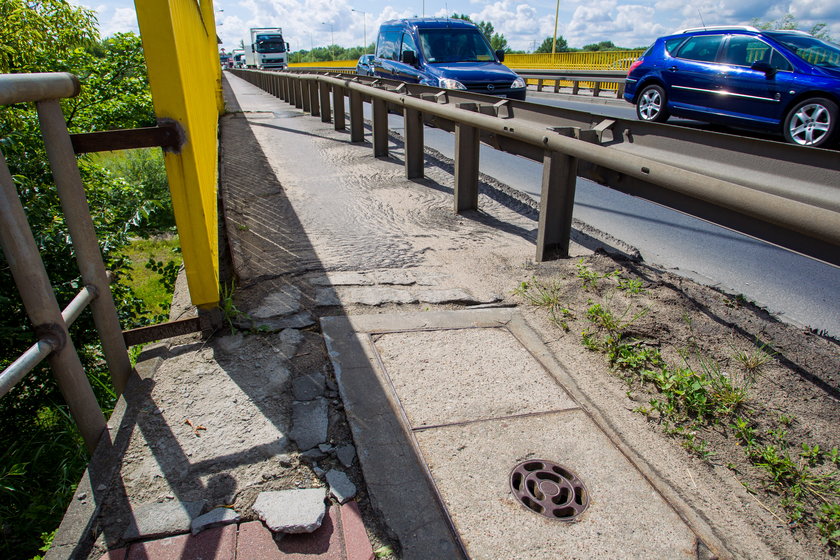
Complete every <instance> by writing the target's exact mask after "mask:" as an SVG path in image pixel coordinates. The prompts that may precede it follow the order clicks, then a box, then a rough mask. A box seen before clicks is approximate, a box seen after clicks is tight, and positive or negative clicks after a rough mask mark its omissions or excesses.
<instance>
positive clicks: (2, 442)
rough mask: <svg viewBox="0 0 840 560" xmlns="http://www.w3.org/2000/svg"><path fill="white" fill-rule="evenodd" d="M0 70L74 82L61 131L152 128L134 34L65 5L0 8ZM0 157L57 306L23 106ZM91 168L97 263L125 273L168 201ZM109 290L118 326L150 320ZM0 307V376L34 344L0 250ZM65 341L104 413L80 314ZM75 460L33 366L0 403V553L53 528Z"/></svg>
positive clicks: (62, 419)
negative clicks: (113, 30)
mask: <svg viewBox="0 0 840 560" xmlns="http://www.w3.org/2000/svg"><path fill="white" fill-rule="evenodd" d="M0 72H12V73H31V72H72V73H74V74H76V75H77V76H78V77H79V79H80V82H81V84H82V93H81V94H80V95H79V96H78V97H76V98H73V99H68V100H63V101H62V102H61V105H62V109H63V111H64V114H65V118H66V119H67V121H68V127H69V129H70V131H71V132H87V131H93V130H103V129H109V128H130V127H138V126H149V125H153V124H154V123H155V117H154V113H153V111H152V103H151V95H150V92H149V88H148V81H147V78H146V70H145V62H144V59H143V55H142V44H141V42H140V39H139V37H137V36H136V35H133V34H120V35H116V36H114V37H111V38H109V39H106V40H104V41H100V40H99V35H98V31H97V29H96V19H95V17H94V14H93V12H92V11H90V10H87V9H85V8H80V7H77V6H74V5H72V4H70V3H69V2H68V1H66V0H37V1H36V0H0ZM0 149H2V151H3V154H4V156H5V159H6V162H7V165H8V166H9V169H10V171H11V173H12V175H13V177H14V181H15V186H16V188H17V190H18V194H19V197H20V199H21V202H22V203H23V205H24V207H25V210H26V213H27V217H28V220H29V224H30V227H31V229H32V231H33V234H34V236H35V239H36V242H37V244H38V246H39V250H40V252H41V255H42V259H43V260H44V264H45V266H46V268H47V270H48V271H49V273H50V279H51V281H52V283H53V286H54V288H55V292H56V299H57V300H58V301H59V304H60V305H66V304H67V303H68V302H69V301H70V300H71V299H72V298H73V297H74V296H75V294H76V292H77V291H78V290H79V288H80V284H81V282H80V278H79V272H78V268H77V266H76V263H75V259H74V256H73V251H72V249H71V248H70V247H69V246H68V239H69V236H68V232H67V227H66V224H65V223H64V218H63V214H62V213H61V210H60V203H59V201H58V196H57V193H56V189H55V187H54V184H53V179H52V175H51V172H50V169H49V166H48V164H47V157H46V154H45V151H44V147H43V141H42V140H41V138H40V131H39V126H38V117H37V113H36V111H35V110H34V107H33V106H32V104H18V105H14V106H11V107H0ZM97 161H98V160H97V159H96V158H94V157H92V156H81V157H79V158H78V163H79V169H80V172H81V176H82V180H83V182H84V186H85V192H86V194H87V197H88V203H89V205H90V207H91V214H92V217H93V218H94V226H95V228H96V231H97V235H98V237H99V240H100V247H101V249H102V252H103V257H104V258H105V260H106V266H107V267H108V268H109V269H110V270H112V271H114V272H116V273H117V275H118V276H119V275H120V274H123V273H124V272H125V270H126V262H125V259H124V258H123V257H122V256H121V253H120V251H121V249H122V248H123V247H124V246H125V245H126V243H127V241H128V236H129V234H131V233H134V232H137V231H140V230H142V228H144V227H148V224H149V222H148V219H149V217H150V215H152V214H153V210H155V209H156V208H158V207H159V206H160V205H161V204H166V203H167V202H168V191H167V192H161V191H164V190H165V189H162V188H161V182H160V178H159V177H158V178H156V179H155V180H154V181H145V182H143V181H138V180H136V179H132V181H131V182H129V181H128V180H126V179H123V178H122V177H119V176H116V175H114V174H113V173H111V172H109V171H106V170H105V169H103V168H102V167H101V166H100V165H98V164H97ZM143 165H145V164H143ZM164 197H165V198H166V201H162V200H161V199H162V198H164ZM112 291H113V293H114V299H115V301H116V304H117V308H118V311H119V313H120V318H121V320H122V324H123V326H124V327H126V328H130V327H133V326H137V325H139V324H143V323H144V322H149V321H150V318H149V316H148V315H147V314H145V313H144V310H143V308H142V306H141V303H140V301H139V300H138V299H137V298H136V297H134V294H133V293H132V292H131V290H130V289H129V288H127V287H126V286H125V285H124V284H119V283H117V284H114V285H112ZM0 307H2V309H3V313H2V315H0V368H5V367H6V366H8V365H9V364H10V363H11V361H12V360H13V359H15V358H16V357H17V356H18V355H19V354H21V353H22V352H23V351H24V350H25V349H26V348H28V347H29V346H30V345H31V344H32V343H33V342H34V341H35V340H36V337H35V335H34V333H33V332H32V327H31V325H30V324H29V321H28V320H27V318H26V314H25V312H24V310H23V306H22V303H21V301H20V297H19V295H18V293H17V290H16V288H15V285H14V282H13V281H12V279H11V275H10V272H9V267H8V264H7V263H6V257H5V255H2V254H0ZM71 336H72V337H73V341H74V343H75V346H76V348H77V349H78V350H79V354H80V357H81V359H82V363H83V365H84V366H85V371H86V373H87V375H88V377H89V379H91V384H92V386H93V387H94V390H95V392H96V394H97V397H98V399H99V401H100V404H101V405H102V406H103V408H106V409H108V408H110V407H112V406H113V402H114V395H113V390H112V389H110V381H109V376H108V373H107V370H106V369H105V368H104V367H103V366H102V365H101V362H102V357H101V351H100V350H99V344H98V336H97V334H96V331H95V329H94V326H93V323H92V320H91V318H90V313H85V314H83V315H82V316H81V317H80V318H79V320H78V321H77V322H76V323H75V324H74V325H73V327H72V328H71ZM36 453H39V454H41V455H43V457H45V458H46V460H45V459H44V458H42V459H40V460H39V459H38V458H37V457H36ZM86 463H87V454H86V451H85V448H84V445H83V444H82V442H81V438H80V437H79V436H78V431H77V430H76V428H75V425H74V424H73V422H72V420H70V419H69V416H68V414H67V411H66V406H65V405H64V404H63V402H62V398H61V395H60V393H59V391H58V390H57V387H56V384H55V382H54V381H53V380H52V373H51V372H50V371H49V370H48V368H47V367H46V366H42V367H39V368H37V369H36V370H34V371H33V372H32V373H30V374H29V375H28V376H27V377H26V378H25V379H24V380H23V381H21V382H20V383H19V384H18V385H17V386H16V387H15V388H14V389H13V390H12V391H11V392H9V393H8V394H7V395H5V396H4V397H3V400H2V401H0V481H2V484H0V496H2V499H0V534H2V537H3V538H2V539H0V557H2V558H9V559H17V558H31V557H32V556H33V555H35V554H37V551H38V547H39V546H40V545H41V538H40V536H41V535H42V533H47V534H48V533H50V532H51V531H52V529H54V528H55V527H56V526H57V525H58V521H60V519H61V517H62V515H63V512H64V509H65V508H66V505H67V503H68V502H69V500H70V499H71V497H72V492H73V490H74V487H75V484H76V482H77V481H78V479H79V477H80V476H81V473H82V471H83V470H84V468H85V466H86Z"/></svg>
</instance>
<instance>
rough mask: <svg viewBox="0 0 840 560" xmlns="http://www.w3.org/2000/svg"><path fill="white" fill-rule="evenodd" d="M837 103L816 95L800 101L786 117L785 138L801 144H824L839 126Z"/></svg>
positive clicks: (792, 142)
mask: <svg viewBox="0 0 840 560" xmlns="http://www.w3.org/2000/svg"><path fill="white" fill-rule="evenodd" d="M837 113H838V111H837V104H836V103H834V102H833V101H831V100H830V99H824V98H822V97H814V98H812V99H806V100H805V101H800V102H799V103H797V104H796V105H794V107H793V108H792V109H791V110H790V111H788V114H787V117H786V118H785V125H784V129H783V132H784V135H785V140H787V141H788V142H790V143H791V144H799V145H800V146H823V145H825V144H826V143H827V142H828V141H829V140H831V137H832V136H833V135H834V131H835V129H836V128H837Z"/></svg>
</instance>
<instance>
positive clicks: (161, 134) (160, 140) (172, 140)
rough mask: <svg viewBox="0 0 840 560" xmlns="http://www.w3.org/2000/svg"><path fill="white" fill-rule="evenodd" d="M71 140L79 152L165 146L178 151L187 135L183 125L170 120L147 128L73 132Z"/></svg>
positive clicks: (172, 150) (170, 150) (75, 149)
mask: <svg viewBox="0 0 840 560" xmlns="http://www.w3.org/2000/svg"><path fill="white" fill-rule="evenodd" d="M70 140H71V141H72V142H73V151H74V152H75V153H77V154H89V153H93V152H105V151H111V150H130V149H133V148H163V149H164V151H168V152H174V153H178V152H180V151H181V146H183V145H184V142H185V135H184V133H183V129H182V128H181V126H180V125H179V124H178V123H177V122H175V121H171V120H170V121H161V123H160V124H159V125H158V126H151V127H146V128H126V129H122V130H105V131H101V132H87V133H82V134H71V135H70Z"/></svg>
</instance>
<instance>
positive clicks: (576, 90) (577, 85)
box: [572, 80, 580, 95]
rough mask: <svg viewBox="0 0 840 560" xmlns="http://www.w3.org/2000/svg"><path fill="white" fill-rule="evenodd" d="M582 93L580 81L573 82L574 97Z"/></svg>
mask: <svg viewBox="0 0 840 560" xmlns="http://www.w3.org/2000/svg"><path fill="white" fill-rule="evenodd" d="M579 91H580V81H579V80H572V95H577V94H578V92H579Z"/></svg>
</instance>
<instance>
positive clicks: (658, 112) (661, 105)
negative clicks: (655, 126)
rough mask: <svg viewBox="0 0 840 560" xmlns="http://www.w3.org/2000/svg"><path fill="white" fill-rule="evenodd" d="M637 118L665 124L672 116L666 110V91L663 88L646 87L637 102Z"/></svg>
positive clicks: (655, 86)
mask: <svg viewBox="0 0 840 560" xmlns="http://www.w3.org/2000/svg"><path fill="white" fill-rule="evenodd" d="M636 116H638V117H639V120H641V121H648V122H665V121H667V120H668V117H670V116H671V115H670V114H669V113H668V110H667V109H666V108H665V90H664V89H662V87H661V86H657V85H650V86H647V87H645V88H644V89H643V90H642V92H641V93H640V94H639V98H638V99H637V100H636Z"/></svg>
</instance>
